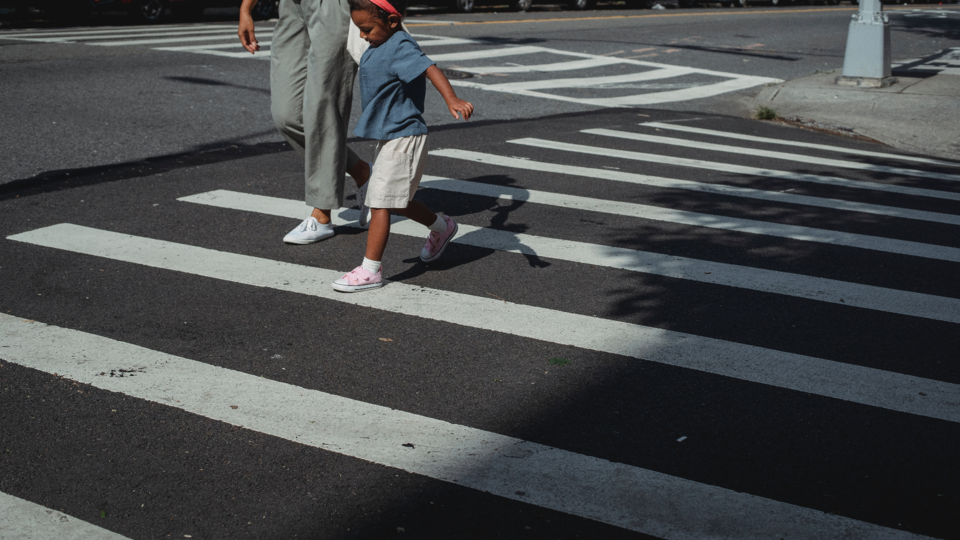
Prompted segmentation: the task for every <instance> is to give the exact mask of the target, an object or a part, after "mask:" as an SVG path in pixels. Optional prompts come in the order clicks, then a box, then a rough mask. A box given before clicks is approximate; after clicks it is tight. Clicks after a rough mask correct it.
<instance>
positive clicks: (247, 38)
mask: <svg viewBox="0 0 960 540" xmlns="http://www.w3.org/2000/svg"><path fill="white" fill-rule="evenodd" d="M256 3H257V0H243V3H242V4H240V28H239V29H238V30H237V35H238V36H240V44H241V45H243V48H244V49H246V50H248V51H250V54H253V53H255V52H257V51H259V50H260V44H259V43H257V36H256V35H255V34H254V31H253V16H252V15H250V10H251V9H253V6H254V5H256Z"/></svg>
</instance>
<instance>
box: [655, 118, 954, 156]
mask: <svg viewBox="0 0 960 540" xmlns="http://www.w3.org/2000/svg"><path fill="white" fill-rule="evenodd" d="M640 125H641V126H644V127H652V128H658V129H668V130H673V131H680V132H683V133H696V134H699V135H710V136H712V137H725V138H728V139H737V140H741V141H750V142H757V143H764V144H780V145H786V146H796V147H799V148H812V149H814V150H825V151H827V152H839V153H842V154H850V155H857V156H869V157H878V158H883V159H896V160H899V161H915V162H917V163H929V164H932V165H946V166H950V167H960V162H952V161H942V160H939V159H932V158H925V157H918V156H906V155H901V154H888V153H884V152H871V151H869V150H857V149H855V148H846V147H843V146H835V145H826V144H815V143H807V142H801V141H791V140H788V139H774V138H772V137H757V136H755V135H744V134H742V133H733V132H729V131H717V130H714V129H704V128H697V127H692V126H685V125H682V124H673V123H669V122H643V123H641V124H640Z"/></svg>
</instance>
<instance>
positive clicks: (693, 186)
mask: <svg viewBox="0 0 960 540" xmlns="http://www.w3.org/2000/svg"><path fill="white" fill-rule="evenodd" d="M430 155H431V156H439V157H447V158H452V159H461V160H466V161H473V162H476V163H486V164H489V165H496V166H501V167H510V168H514V169H523V170H529V171H540V172H549V173H554V174H567V175H574V176H581V177H585V178H597V179H600V180H611V181H615V182H627V183H631V184H639V185H645V186H654V187H660V188H668V189H685V190H689V191H697V192H701V193H710V194H714V195H727V196H732V197H743V198H746V199H757V200H762V201H770V202H779V203H786V204H800V205H805V206H815V207H820V208H829V209H832V210H844V211H848V212H863V213H866V214H874V215H880V216H888V217H896V218H903V219H915V220H920V221H929V222H933V223H944V224H947V225H960V216H955V215H952V214H941V213H937V212H927V211H924V210H913V209H910V208H897V207H893V206H882V205H877V204H868V203H858V202H853V201H844V200H839V199H826V198H822V197H811V196H807V195H794V194H792V193H785V192H781V191H765V190H762V189H752V188H743V187H738V186H729V185H725V184H710V183H706V182H694V181H692V180H680V179H677V178H665V177H662V176H650V175H646V174H637V173H628V172H623V171H614V170H609V169H593V168H589V167H579V166H576V165H561V164H558V163H546V162H543V161H534V160H532V159H525V158H523V159H521V158H515V157H506V156H499V155H496V154H488V153H485V152H474V151H471V150H459V149H455V148H446V149H438V150H431V151H430Z"/></svg>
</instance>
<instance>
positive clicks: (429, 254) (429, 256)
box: [420, 214, 457, 262]
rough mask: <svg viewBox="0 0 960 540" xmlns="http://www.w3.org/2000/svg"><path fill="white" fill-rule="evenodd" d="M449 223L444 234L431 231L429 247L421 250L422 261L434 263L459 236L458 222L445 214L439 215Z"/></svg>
mask: <svg viewBox="0 0 960 540" xmlns="http://www.w3.org/2000/svg"><path fill="white" fill-rule="evenodd" d="M439 216H440V217H442V218H443V220H444V221H446V222H447V231H446V232H445V233H443V234H439V233H435V232H433V231H430V236H428V237H427V245H425V246H423V249H421V250H420V260H421V261H423V262H433V261H435V260H437V259H439V258H440V256H441V255H443V250H445V249H447V244H449V243H450V240H452V239H453V237H454V236H455V235H456V234H457V222H456V221H454V220H452V219H450V218H448V217H447V216H445V215H443V214H439Z"/></svg>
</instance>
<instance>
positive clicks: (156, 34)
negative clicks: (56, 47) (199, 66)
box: [37, 28, 239, 44]
mask: <svg viewBox="0 0 960 540" xmlns="http://www.w3.org/2000/svg"><path fill="white" fill-rule="evenodd" d="M236 33H237V29H236V28H227V29H223V30H180V31H166V32H152V33H150V34H119V35H103V36H66V37H60V38H51V39H43V40H37V41H46V42H53V43H75V42H76V43H87V44H92V43H94V42H96V40H106V39H128V38H137V39H141V38H162V37H170V36H201V35H231V34H232V35H234V36H236ZM237 41H238V42H239V38H238V40H237Z"/></svg>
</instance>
